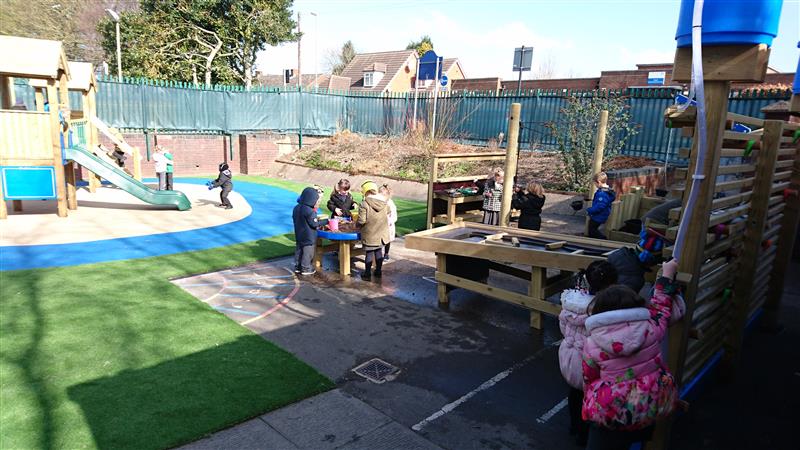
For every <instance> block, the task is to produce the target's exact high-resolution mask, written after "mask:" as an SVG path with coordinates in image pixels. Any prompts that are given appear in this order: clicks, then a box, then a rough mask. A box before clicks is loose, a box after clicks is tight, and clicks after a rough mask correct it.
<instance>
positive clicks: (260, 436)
mask: <svg viewBox="0 0 800 450" xmlns="http://www.w3.org/2000/svg"><path fill="white" fill-rule="evenodd" d="M296 448H298V447H297V446H296V445H294V444H293V443H291V442H290V441H289V440H288V439H286V438H285V437H283V436H282V435H281V434H280V433H278V432H277V431H275V430H274V429H273V428H271V427H270V426H269V425H267V424H266V422H264V421H263V420H261V419H258V418H256V419H252V420H248V421H247V422H243V423H240V424H239V425H236V426H234V427H231V428H228V429H225V430H222V431H220V432H217V433H214V434H213V435H211V436H209V437H207V438H205V439H200V440H199V441H195V442H192V443H191V444H187V445H184V446H183V447H179V449H178V450H225V449H231V450H234V449H236V450H251V449H252V450H255V449H274V450H284V449H286V450H288V449H296Z"/></svg>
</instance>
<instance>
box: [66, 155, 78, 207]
mask: <svg viewBox="0 0 800 450" xmlns="http://www.w3.org/2000/svg"><path fill="white" fill-rule="evenodd" d="M64 178H65V180H66V182H67V208H69V209H72V210H75V209H78V196H77V194H78V190H77V188H76V184H75V163H74V162H72V161H70V162H68V163H67V165H66V167H65V168H64Z"/></svg>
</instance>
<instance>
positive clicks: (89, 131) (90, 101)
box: [81, 85, 100, 194]
mask: <svg viewBox="0 0 800 450" xmlns="http://www.w3.org/2000/svg"><path fill="white" fill-rule="evenodd" d="M81 99H82V101H83V118H84V119H86V130H85V132H86V149H87V150H89V151H90V152H91V151H94V150H95V148H97V129H96V127H95V126H94V124H93V123H92V119H91V117H92V116H94V115H95V104H94V85H92V86H89V90H88V91H86V92H84V93H83V96H82V97H81ZM87 176H88V178H89V179H88V182H89V192H91V193H93V194H94V193H95V192H97V188H98V187H99V186H100V177H98V176H97V174H96V173H94V172H89V173H88V175H87Z"/></svg>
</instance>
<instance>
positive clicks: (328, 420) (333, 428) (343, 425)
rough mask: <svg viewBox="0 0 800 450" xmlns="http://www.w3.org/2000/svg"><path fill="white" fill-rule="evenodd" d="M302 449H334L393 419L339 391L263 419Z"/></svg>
mask: <svg viewBox="0 0 800 450" xmlns="http://www.w3.org/2000/svg"><path fill="white" fill-rule="evenodd" d="M261 419H262V420H263V421H264V422H266V423H267V424H269V425H270V426H271V427H272V428H274V429H275V430H277V431H278V432H280V433H281V434H282V435H284V436H286V437H287V438H288V439H289V440H291V441H292V442H293V443H294V444H296V445H297V446H298V447H300V448H308V449H315V450H324V449H333V448H336V447H338V446H340V445H343V444H346V443H348V442H351V441H353V440H355V439H358V438H360V437H362V436H365V435H367V434H368V433H370V432H371V431H373V430H376V429H378V428H380V427H382V426H384V425H387V424H388V423H390V422H391V419H390V418H389V417H387V416H385V415H384V414H382V413H380V412H379V411H378V410H376V409H375V408H373V407H371V406H369V405H367V404H366V403H364V402H362V401H361V400H359V399H357V398H355V397H353V396H351V395H348V394H346V393H344V392H342V391H340V390H338V389H335V390H333V391H330V392H326V393H324V394H320V395H317V396H315V397H312V398H309V399H306V400H303V401H301V402H298V403H295V404H294V405H290V406H287V407H285V408H282V409H279V410H277V411H273V412H271V413H269V414H265V415H263V416H261Z"/></svg>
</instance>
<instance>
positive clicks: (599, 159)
mask: <svg viewBox="0 0 800 450" xmlns="http://www.w3.org/2000/svg"><path fill="white" fill-rule="evenodd" d="M607 130H608V110H605V109H604V110H602V111H600V121H599V122H598V123H597V135H595V138H594V155H592V179H591V180H589V198H590V199H593V198H594V193H595V192H596V191H597V186H595V184H594V175H595V174H596V173H598V172H600V171H601V170H602V169H603V153H604V151H605V149H606V134H607ZM612 207H613V206H612ZM615 229H616V228H615V227H614V226H612V225H611V221H606V234H608V233H609V232H610V231H611V230H615ZM583 234H584V236H588V235H589V215H588V214H587V215H586V221H585V224H584V232H583Z"/></svg>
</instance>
